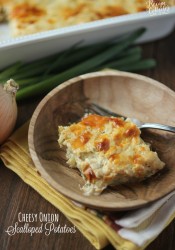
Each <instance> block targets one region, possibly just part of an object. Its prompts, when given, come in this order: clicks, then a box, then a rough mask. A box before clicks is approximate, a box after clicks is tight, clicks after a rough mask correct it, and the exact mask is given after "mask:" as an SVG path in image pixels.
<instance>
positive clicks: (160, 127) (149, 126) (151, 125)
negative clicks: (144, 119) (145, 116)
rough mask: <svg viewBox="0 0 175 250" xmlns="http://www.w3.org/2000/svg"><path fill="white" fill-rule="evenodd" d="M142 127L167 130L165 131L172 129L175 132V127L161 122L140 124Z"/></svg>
mask: <svg viewBox="0 0 175 250" xmlns="http://www.w3.org/2000/svg"><path fill="white" fill-rule="evenodd" d="M142 128H152V129H160V130H165V131H170V132H173V133H175V127H172V126H168V125H163V124H159V123H144V124H142V125H141V126H140V129H142Z"/></svg>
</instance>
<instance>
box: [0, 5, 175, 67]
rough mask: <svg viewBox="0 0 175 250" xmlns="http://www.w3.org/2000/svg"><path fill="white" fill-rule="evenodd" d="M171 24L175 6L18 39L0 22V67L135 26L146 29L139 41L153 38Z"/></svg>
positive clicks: (162, 35)
mask: <svg viewBox="0 0 175 250" xmlns="http://www.w3.org/2000/svg"><path fill="white" fill-rule="evenodd" d="M174 24H175V7H171V8H169V9H168V11H167V12H166V13H164V12H162V13H161V12H157V13H156V12H155V13H150V12H149V11H145V12H140V13H136V14H128V15H123V16H118V17H114V18H109V19H103V20H99V21H94V22H90V23H85V24H80V25H74V26H71V27H66V28H60V29H56V30H51V31H46V32H41V33H36V34H33V35H27V36H23V37H18V38H11V37H10V34H9V30H8V27H7V25H0V68H3V67H5V66H7V65H9V64H12V63H14V62H16V61H20V60H22V61H31V60H34V59H37V58H41V57H43V56H47V55H50V54H53V53H56V52H59V51H61V50H63V49H66V48H68V47H70V46H71V45H73V44H75V43H77V42H78V41H83V44H90V43H95V42H99V41H104V40H108V39H110V38H112V37H116V35H122V34H124V33H126V32H129V31H132V30H134V29H137V28H139V27H146V28H147V32H146V33H145V34H144V35H143V36H142V38H141V39H140V40H139V42H147V41H153V40H156V39H159V38H162V37H165V36H166V35H168V34H169V33H170V32H171V31H172V30H173V28H174Z"/></svg>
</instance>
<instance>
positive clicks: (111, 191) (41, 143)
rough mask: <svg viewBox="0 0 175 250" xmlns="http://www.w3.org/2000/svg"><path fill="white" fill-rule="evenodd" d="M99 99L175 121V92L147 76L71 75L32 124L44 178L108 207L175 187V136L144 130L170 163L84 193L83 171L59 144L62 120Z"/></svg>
mask: <svg viewBox="0 0 175 250" xmlns="http://www.w3.org/2000/svg"><path fill="white" fill-rule="evenodd" d="M91 102H92V103H96V104H98V105H101V106H102V107H105V108H108V109H110V110H112V111H114V112H116V113H119V114H122V115H124V116H127V117H135V118H138V119H140V120H141V121H144V122H157V123H162V124H167V125H175V116H172V115H171V114H174V113H175V92H173V91H172V90H170V89H169V88H167V87H166V86H164V85H163V84H161V83H159V82H157V81H154V80H152V79H150V78H148V77H144V76H141V75H138V74H131V73H126V72H120V71H118V72H114V71H105V72H95V73H90V74H86V75H82V76H79V77H76V78H74V79H71V80H69V81H67V82H65V83H63V84H62V85H61V86H58V87H57V88H56V89H54V90H53V91H52V92H50V93H49V94H48V95H47V96H46V97H45V98H44V99H43V100H42V101H41V102H40V104H39V105H38V107H37V108H36V110H35V112H34V115H33V117H32V119H31V123H30V127H29V137H28V139H29V149H30V153H31V156H32V159H33V161H34V163H35V166H36V167H37V169H38V171H39V172H40V173H41V175H42V176H43V178H45V180H46V181H47V182H48V183H50V184H51V185H52V186H53V187H54V188H56V189H57V190H58V191H59V192H61V193H63V194H64V195H66V196H67V197H69V198H71V199H73V200H75V201H78V202H80V203H84V204H86V205H88V206H91V207H95V208H100V209H106V210H115V211H116V210H128V209H133V208H136V207H140V206H143V205H145V204H147V203H148V202H151V201H154V200H156V199H158V198H160V197H162V196H164V195H165V194H167V193H169V192H170V191H172V190H173V189H175V182H174V179H175V136H174V134H172V133H167V132H166V133H165V132H162V131H161V132H160V131H158V132H157V131H156V132H155V131H149V132H147V130H146V132H143V133H142V137H143V138H145V140H147V141H148V142H149V143H151V145H152V147H153V149H154V150H155V151H157V152H158V154H159V157H160V159H161V160H163V161H164V162H165V163H166V169H165V171H161V173H159V174H157V175H155V176H153V177H151V178H149V179H148V180H145V181H143V182H140V183H132V184H126V185H120V186H115V187H108V188H107V189H106V190H105V191H103V192H102V194H101V195H99V196H98V197H97V196H94V195H91V196H84V195H83V193H82V191H81V190H80V187H79V186H83V184H84V181H83V179H82V177H81V176H80V174H79V172H78V171H76V170H75V169H71V168H69V167H68V166H67V165H66V157H65V152H64V151H63V149H61V148H60V147H59V146H58V142H57V140H58V125H68V124H70V123H72V122H74V121H77V120H78V119H80V118H81V117H82V116H83V115H84V113H85V111H86V107H87V106H88V103H91Z"/></svg>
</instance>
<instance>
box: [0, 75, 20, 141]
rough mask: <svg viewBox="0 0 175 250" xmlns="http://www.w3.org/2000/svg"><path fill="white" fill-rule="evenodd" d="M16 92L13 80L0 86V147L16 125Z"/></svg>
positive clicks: (16, 88)
mask: <svg viewBox="0 0 175 250" xmlns="http://www.w3.org/2000/svg"><path fill="white" fill-rule="evenodd" d="M17 90H18V85H17V83H16V82H15V81H14V80H13V79H10V80H8V81H7V83H5V84H4V85H2V84H0V145H1V144H2V143H3V142H4V141H5V140H6V139H7V138H8V137H9V136H10V134H11V133H12V131H13V129H14V127H15V124H16V119H17V104H16V92H17Z"/></svg>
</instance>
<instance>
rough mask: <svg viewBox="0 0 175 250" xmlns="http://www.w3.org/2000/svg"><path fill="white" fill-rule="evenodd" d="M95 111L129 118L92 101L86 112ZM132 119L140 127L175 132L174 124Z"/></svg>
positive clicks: (100, 113)
mask: <svg viewBox="0 0 175 250" xmlns="http://www.w3.org/2000/svg"><path fill="white" fill-rule="evenodd" d="M87 111H88V112H94V113H97V114H99V115H107V116H114V117H123V118H124V119H127V117H125V116H123V115H120V114H116V113H114V112H112V111H110V110H108V109H105V108H103V107H101V106H99V105H98V104H95V103H91V104H89V106H88V109H87V110H86V112H87ZM130 120H131V121H132V122H133V123H135V124H136V125H137V127H138V128H140V129H145V128H151V129H160V130H165V131H169V132H173V133H175V127H173V126H168V125H163V124H159V123H143V122H141V121H139V120H138V119H136V118H130Z"/></svg>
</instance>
